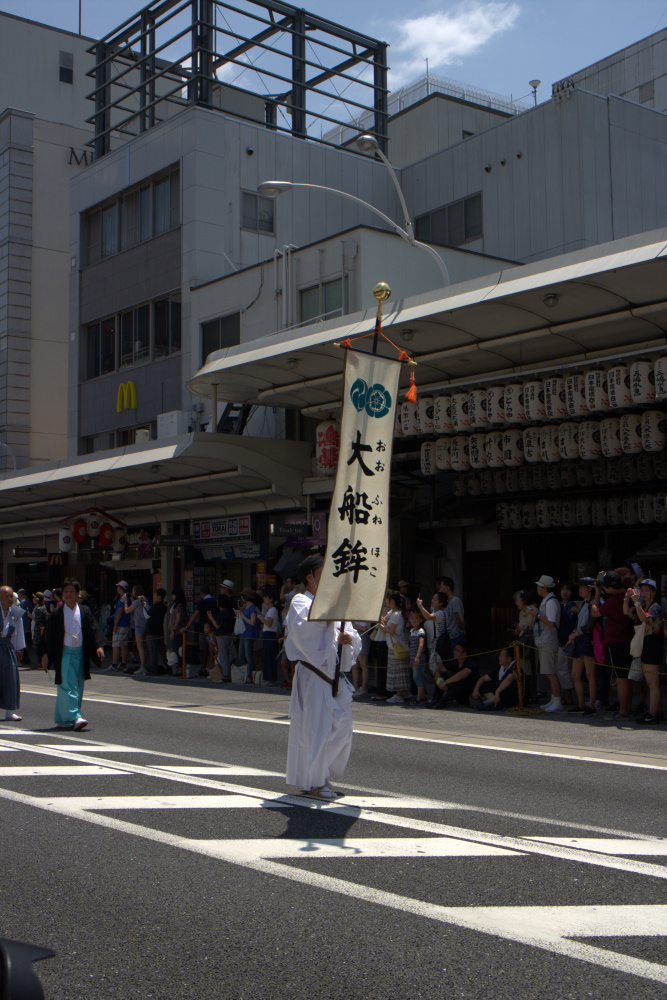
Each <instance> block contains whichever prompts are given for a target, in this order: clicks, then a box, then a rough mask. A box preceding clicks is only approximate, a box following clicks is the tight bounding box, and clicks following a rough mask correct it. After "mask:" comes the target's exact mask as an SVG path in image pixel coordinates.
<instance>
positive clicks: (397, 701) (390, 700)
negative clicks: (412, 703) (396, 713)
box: [387, 694, 405, 705]
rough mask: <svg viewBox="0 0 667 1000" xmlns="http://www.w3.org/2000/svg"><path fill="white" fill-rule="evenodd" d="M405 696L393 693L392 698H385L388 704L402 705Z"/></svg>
mask: <svg viewBox="0 0 667 1000" xmlns="http://www.w3.org/2000/svg"><path fill="white" fill-rule="evenodd" d="M404 701H405V698H401V696H400V694H395V695H394V696H393V698H387V704H388V705H402V704H403V702H404Z"/></svg>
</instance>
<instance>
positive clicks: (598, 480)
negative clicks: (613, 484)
mask: <svg viewBox="0 0 667 1000" xmlns="http://www.w3.org/2000/svg"><path fill="white" fill-rule="evenodd" d="M591 473H592V475H593V482H594V483H595V485H596V486H606V485H607V483H608V481H609V480H608V478H607V461H606V459H601V460H600V459H598V460H597V461H596V462H591Z"/></svg>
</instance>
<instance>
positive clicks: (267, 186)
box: [257, 136, 450, 285]
mask: <svg viewBox="0 0 667 1000" xmlns="http://www.w3.org/2000/svg"><path fill="white" fill-rule="evenodd" d="M362 139H364V140H365V139H369V140H370V141H372V142H373V143H375V139H373V137H372V136H362ZM375 145H376V146H377V143H375ZM377 152H379V154H380V156H381V157H382V159H383V161H384V162H385V163H386V164H387V166H388V167H389V172H390V173H391V176H392V179H393V181H394V186H395V187H396V190H397V192H398V196H399V199H400V202H401V207H402V209H403V214H404V218H405V229H402V228H401V227H400V226H399V225H398V223H397V222H394V220H393V219H390V218H389V216H388V215H385V214H384V212H381V211H380V209H379V208H376V207H375V206H374V205H371V204H370V203H369V202H367V201H364V200H363V198H357V196H356V195H354V194H348V192H347V191H341V190H339V189H338V188H332V187H325V185H323V184H306V183H305V182H303V181H263V182H262V183H261V184H260V185H259V187H258V189H257V190H258V191H259V192H260V194H263V195H264V197H265V198H277V197H278V195H281V194H284V192H285V191H291V190H292V188H311V189H314V190H315V191H331V192H333V193H334V194H337V195H340V197H341V198H347V199H348V201H355V202H356V203H357V204H358V205H363V207H364V208H367V209H368V211H369V212H373V214H374V215H377V216H378V217H379V218H380V219H382V221H383V222H386V223H387V225H388V226H391V228H392V229H393V230H394V232H395V233H398V235H399V236H400V237H402V239H404V240H405V242H406V243H409V244H410V246H411V247H416V248H417V249H419V250H425V251H426V253H427V254H429V256H430V257H432V258H433V260H434V261H435V263H436V264H437V265H438V267H439V268H440V274H441V276H442V283H443V285H449V283H450V282H449V272H448V271H447V268H446V266H445V262H444V261H443V259H442V257H441V256H440V254H438V253H436V251H435V250H434V249H433V247H430V246H428V244H426V243H420V241H419V240H416V239H415V237H414V233H413V231H412V223H411V222H410V216H409V215H408V209H407V206H406V204H405V199H404V198H403V193H402V191H401V189H400V187H399V184H398V181H397V179H396V176H395V174H394V171H393V169H392V167H391V164H390V163H389V160H387V158H386V157H385V156H384V154H383V153H382V151H381V150H379V149H378V150H377Z"/></svg>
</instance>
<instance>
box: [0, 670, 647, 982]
mask: <svg viewBox="0 0 667 1000" xmlns="http://www.w3.org/2000/svg"><path fill="white" fill-rule="evenodd" d="M22 683H23V691H24V693H23V695H22V705H21V709H22V714H23V722H22V723H21V724H9V723H2V722H0V845H1V850H2V858H3V860H4V864H3V873H2V889H1V890H0V936H4V937H9V938H14V939H18V940H23V941H30V942H32V943H34V944H39V945H43V946H45V947H50V948H53V949H54V950H55V952H56V957H55V958H54V959H51V960H49V961H44V962H41V963H39V964H38V965H37V966H36V969H37V970H38V972H39V975H40V979H41V981H42V983H43V985H44V991H45V996H46V997H47V998H49V1000H84V998H90V1000H116V998H117V1000H129V998H135V997H136V998H142V1000H144V998H160V1000H162V998H165V1000H166V998H172V997H173V998H177V997H178V998H187V1000H189V998H197V1000H208V998H214V997H215V998H225V1000H226V998H238V1000H259V998H274V997H275V998H285V1000H319V998H322V1000H325V998H326V1000H337V998H346V1000H348V998H351V1000H356V998H359V1000H361V998H369V1000H412V998H422V997H424V998H431V997H438V998H440V997H447V998H458V997H465V998H484V1000H487V998H489V1000H491V998H493V1000H496V998H497V1000H504V998H508V1000H509V998H511V1000H531V998H548V1000H566V998H567V1000H570V998H572V1000H579V998H584V997H593V998H600V1000H602V998H605V1000H606V998H609V1000H612V998H619V1000H621V998H623V1000H628V998H632V1000H635V998H637V1000H644V998H646V1000H648V998H651V1000H656V998H662V997H667V964H666V961H667V960H666V958H665V956H666V954H667V951H666V949H665V944H666V939H667V906H666V905H665V903H664V901H665V888H666V882H665V879H667V839H662V838H666V837H667V821H666V820H667V808H666V801H667V796H666V778H667V733H666V731H665V730H664V729H662V730H651V731H650V732H645V731H643V730H641V729H637V728H635V727H632V726H627V727H623V726H621V727H619V726H618V725H617V724H605V723H602V722H600V723H599V724H596V725H592V726H591V725H588V724H586V723H585V722H582V720H576V722H575V721H574V720H572V719H567V717H561V718H560V719H554V718H553V717H548V718H547V717H538V718H525V719H524V718H521V719H517V718H513V719H511V718H507V717H505V716H498V715H493V716H487V715H484V716H480V715H479V714H477V713H474V712H469V711H467V710H456V709H454V710H449V709H448V710H447V711H445V712H428V711H424V710H419V709H413V710H406V709H402V708H400V707H397V708H391V707H388V706H381V707H372V706H370V705H368V704H366V705H357V706H355V729H356V732H355V741H354V747H353V752H352V759H351V762H350V766H349V767H348V770H347V772H346V774H345V777H344V779H343V781H342V782H340V783H338V787H339V788H342V790H344V792H345V795H344V797H343V798H342V799H340V800H338V802H337V803H336V804H335V805H331V804H326V805H321V804H319V803H314V802H312V801H309V800H304V799H303V798H300V797H299V796H298V795H296V794H295V792H296V791H297V790H295V789H287V788H286V785H285V779H284V767H285V755H286V746H287V732H288V730H287V720H286V711H287V705H288V702H287V698H286V697H285V695H284V694H282V693H280V694H279V693H277V692H270V691H267V690H266V689H258V690H255V689H250V688H245V689H243V688H240V689H230V688H229V687H228V686H225V687H224V688H221V687H220V686H217V687H215V688H213V687H211V686H209V685H206V684H183V685H179V682H171V681H169V682H164V683H161V682H154V681H148V680H146V679H144V680H140V679H135V678H121V677H109V676H97V677H94V678H93V680H92V681H91V682H90V683H89V684H87V686H86V695H87V700H86V701H85V703H84V709H85V714H86V717H87V718H88V719H89V720H90V729H89V731H87V732H84V733H81V734H73V733H71V732H67V731H59V730H56V729H55V727H54V726H53V722H52V719H53V715H52V713H53V690H52V687H51V686H49V685H48V684H47V681H46V678H45V677H44V675H42V674H37V673H35V672H32V673H30V672H23V673H22Z"/></svg>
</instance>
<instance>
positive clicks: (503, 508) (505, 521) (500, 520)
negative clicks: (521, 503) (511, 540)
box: [496, 503, 510, 531]
mask: <svg viewBox="0 0 667 1000" xmlns="http://www.w3.org/2000/svg"><path fill="white" fill-rule="evenodd" d="M496 523H497V525H498V527H499V528H500V530H501V531H509V527H510V505H509V504H508V503H497V504H496Z"/></svg>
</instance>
